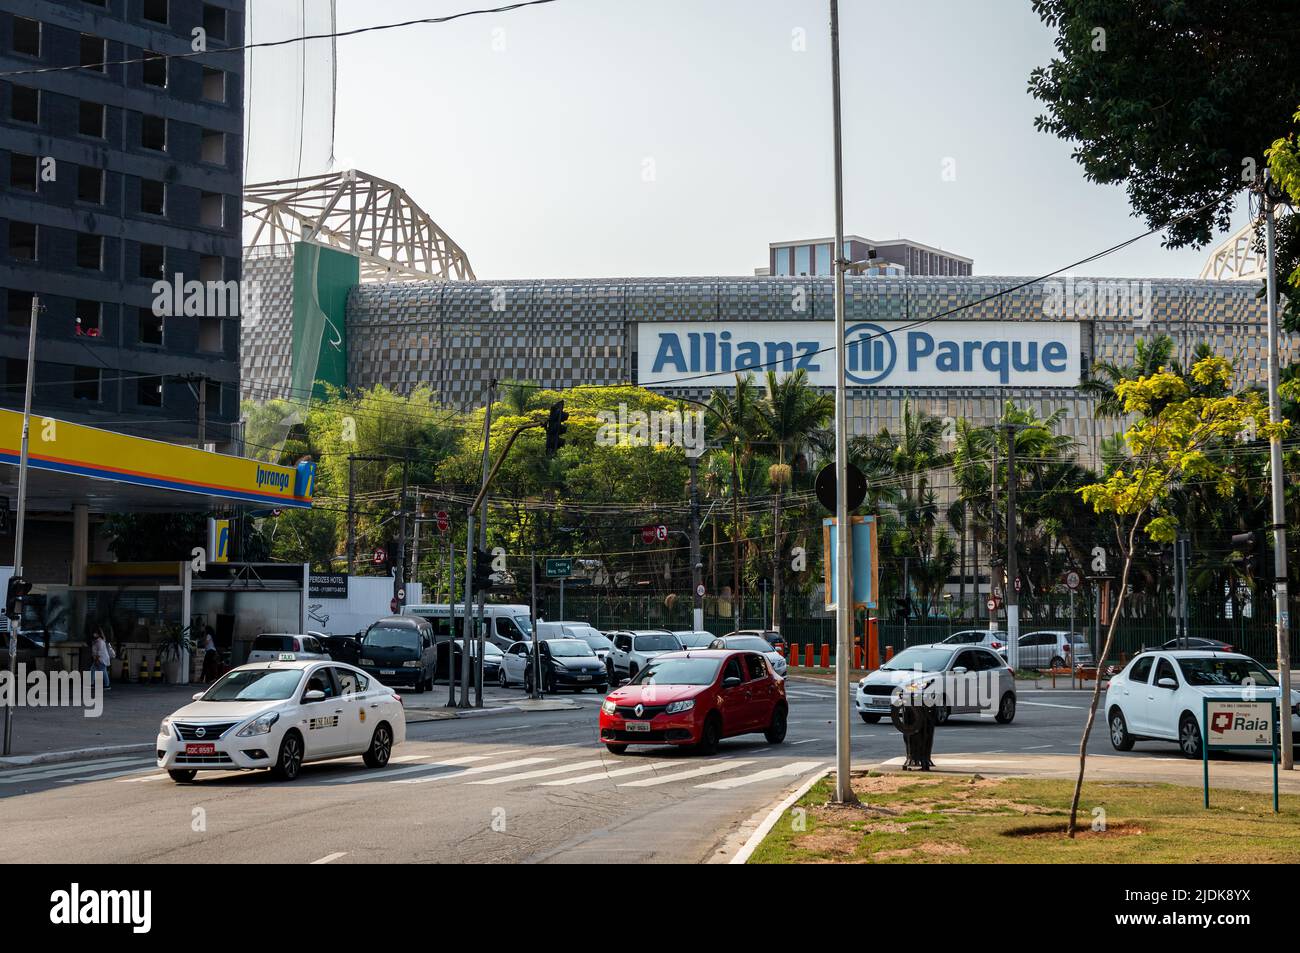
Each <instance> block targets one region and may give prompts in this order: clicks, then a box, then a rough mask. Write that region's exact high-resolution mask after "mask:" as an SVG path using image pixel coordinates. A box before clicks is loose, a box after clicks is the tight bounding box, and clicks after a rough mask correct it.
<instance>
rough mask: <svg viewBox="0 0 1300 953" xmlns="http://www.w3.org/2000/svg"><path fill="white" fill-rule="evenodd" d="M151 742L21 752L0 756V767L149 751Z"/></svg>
mask: <svg viewBox="0 0 1300 953" xmlns="http://www.w3.org/2000/svg"><path fill="white" fill-rule="evenodd" d="M153 747H154V746H153V744H151V743H149V742H144V743H143V744H134V745H105V746H103V747H101V748H74V749H72V750H69V751H45V752H42V753H41V754H22V755H15V756H13V757H11V758H0V768H25V767H29V766H31V765H34V764H59V763H62V762H64V761H85V760H88V759H91V758H99V757H103V756H104V755H114V754H130V753H132V752H135V751H151V750H153Z"/></svg>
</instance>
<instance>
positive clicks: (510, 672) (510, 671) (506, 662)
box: [497, 642, 533, 688]
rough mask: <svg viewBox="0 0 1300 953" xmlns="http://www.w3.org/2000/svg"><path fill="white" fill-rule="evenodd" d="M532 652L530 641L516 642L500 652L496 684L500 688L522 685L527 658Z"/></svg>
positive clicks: (526, 668)
mask: <svg viewBox="0 0 1300 953" xmlns="http://www.w3.org/2000/svg"><path fill="white" fill-rule="evenodd" d="M532 652H533V643H532V642H516V643H515V644H514V645H512V646H510V647H509V648H507V649H506V650H505V651H504V652H502V654H501V665H500V666H499V667H498V668H497V684H498V685H500V686H501V687H502V688H509V687H510V686H511V685H522V684H523V683H524V677H525V675H526V673H527V672H528V663H529V658H530V656H531V655H532Z"/></svg>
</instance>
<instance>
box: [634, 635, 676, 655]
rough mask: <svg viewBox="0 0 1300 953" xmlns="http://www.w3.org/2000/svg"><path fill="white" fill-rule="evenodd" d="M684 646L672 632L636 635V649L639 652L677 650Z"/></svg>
mask: <svg viewBox="0 0 1300 953" xmlns="http://www.w3.org/2000/svg"><path fill="white" fill-rule="evenodd" d="M681 647H682V644H681V643H680V642H678V641H677V636H675V635H673V634H672V633H670V632H665V633H664V634H663V635H638V636H637V637H636V650H637V651H638V652H676V651H677V650H678V649H680V648H681Z"/></svg>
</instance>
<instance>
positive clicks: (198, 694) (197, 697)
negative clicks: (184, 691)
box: [190, 692, 207, 701]
mask: <svg viewBox="0 0 1300 953" xmlns="http://www.w3.org/2000/svg"><path fill="white" fill-rule="evenodd" d="M206 694H207V692H195V693H194V694H193V695H191V696H190V698H192V699H194V700H195V701H201V700H202V699H203V696H204V695H206Z"/></svg>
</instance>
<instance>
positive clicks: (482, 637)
mask: <svg viewBox="0 0 1300 953" xmlns="http://www.w3.org/2000/svg"><path fill="white" fill-rule="evenodd" d="M496 399H497V382H496V378H493V379H492V380H490V381H489V382H488V399H487V407H486V408H485V410H484V413H483V486H484V487H486V486H487V482H488V471H489V469H490V467H491V458H492V405H493V404H495V403H496ZM487 520H488V501H487V494H486V493H484V494H483V502H482V503H480V504H479V514H478V523H479V528H478V544H479V545H480V546H481V547H483V550H484V551H486V550H487ZM486 599H487V593H486V592H480V593H479V594H478V617H479V620H480V621H479V626H478V654H477V655H476V656H475V659H474V707H475V708H482V707H483V654H484V653H485V652H486V651H487V646H486V645H485V643H486V642H487V620H486V619H485V618H484V612H483V605H484V603H485V602H486Z"/></svg>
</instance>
